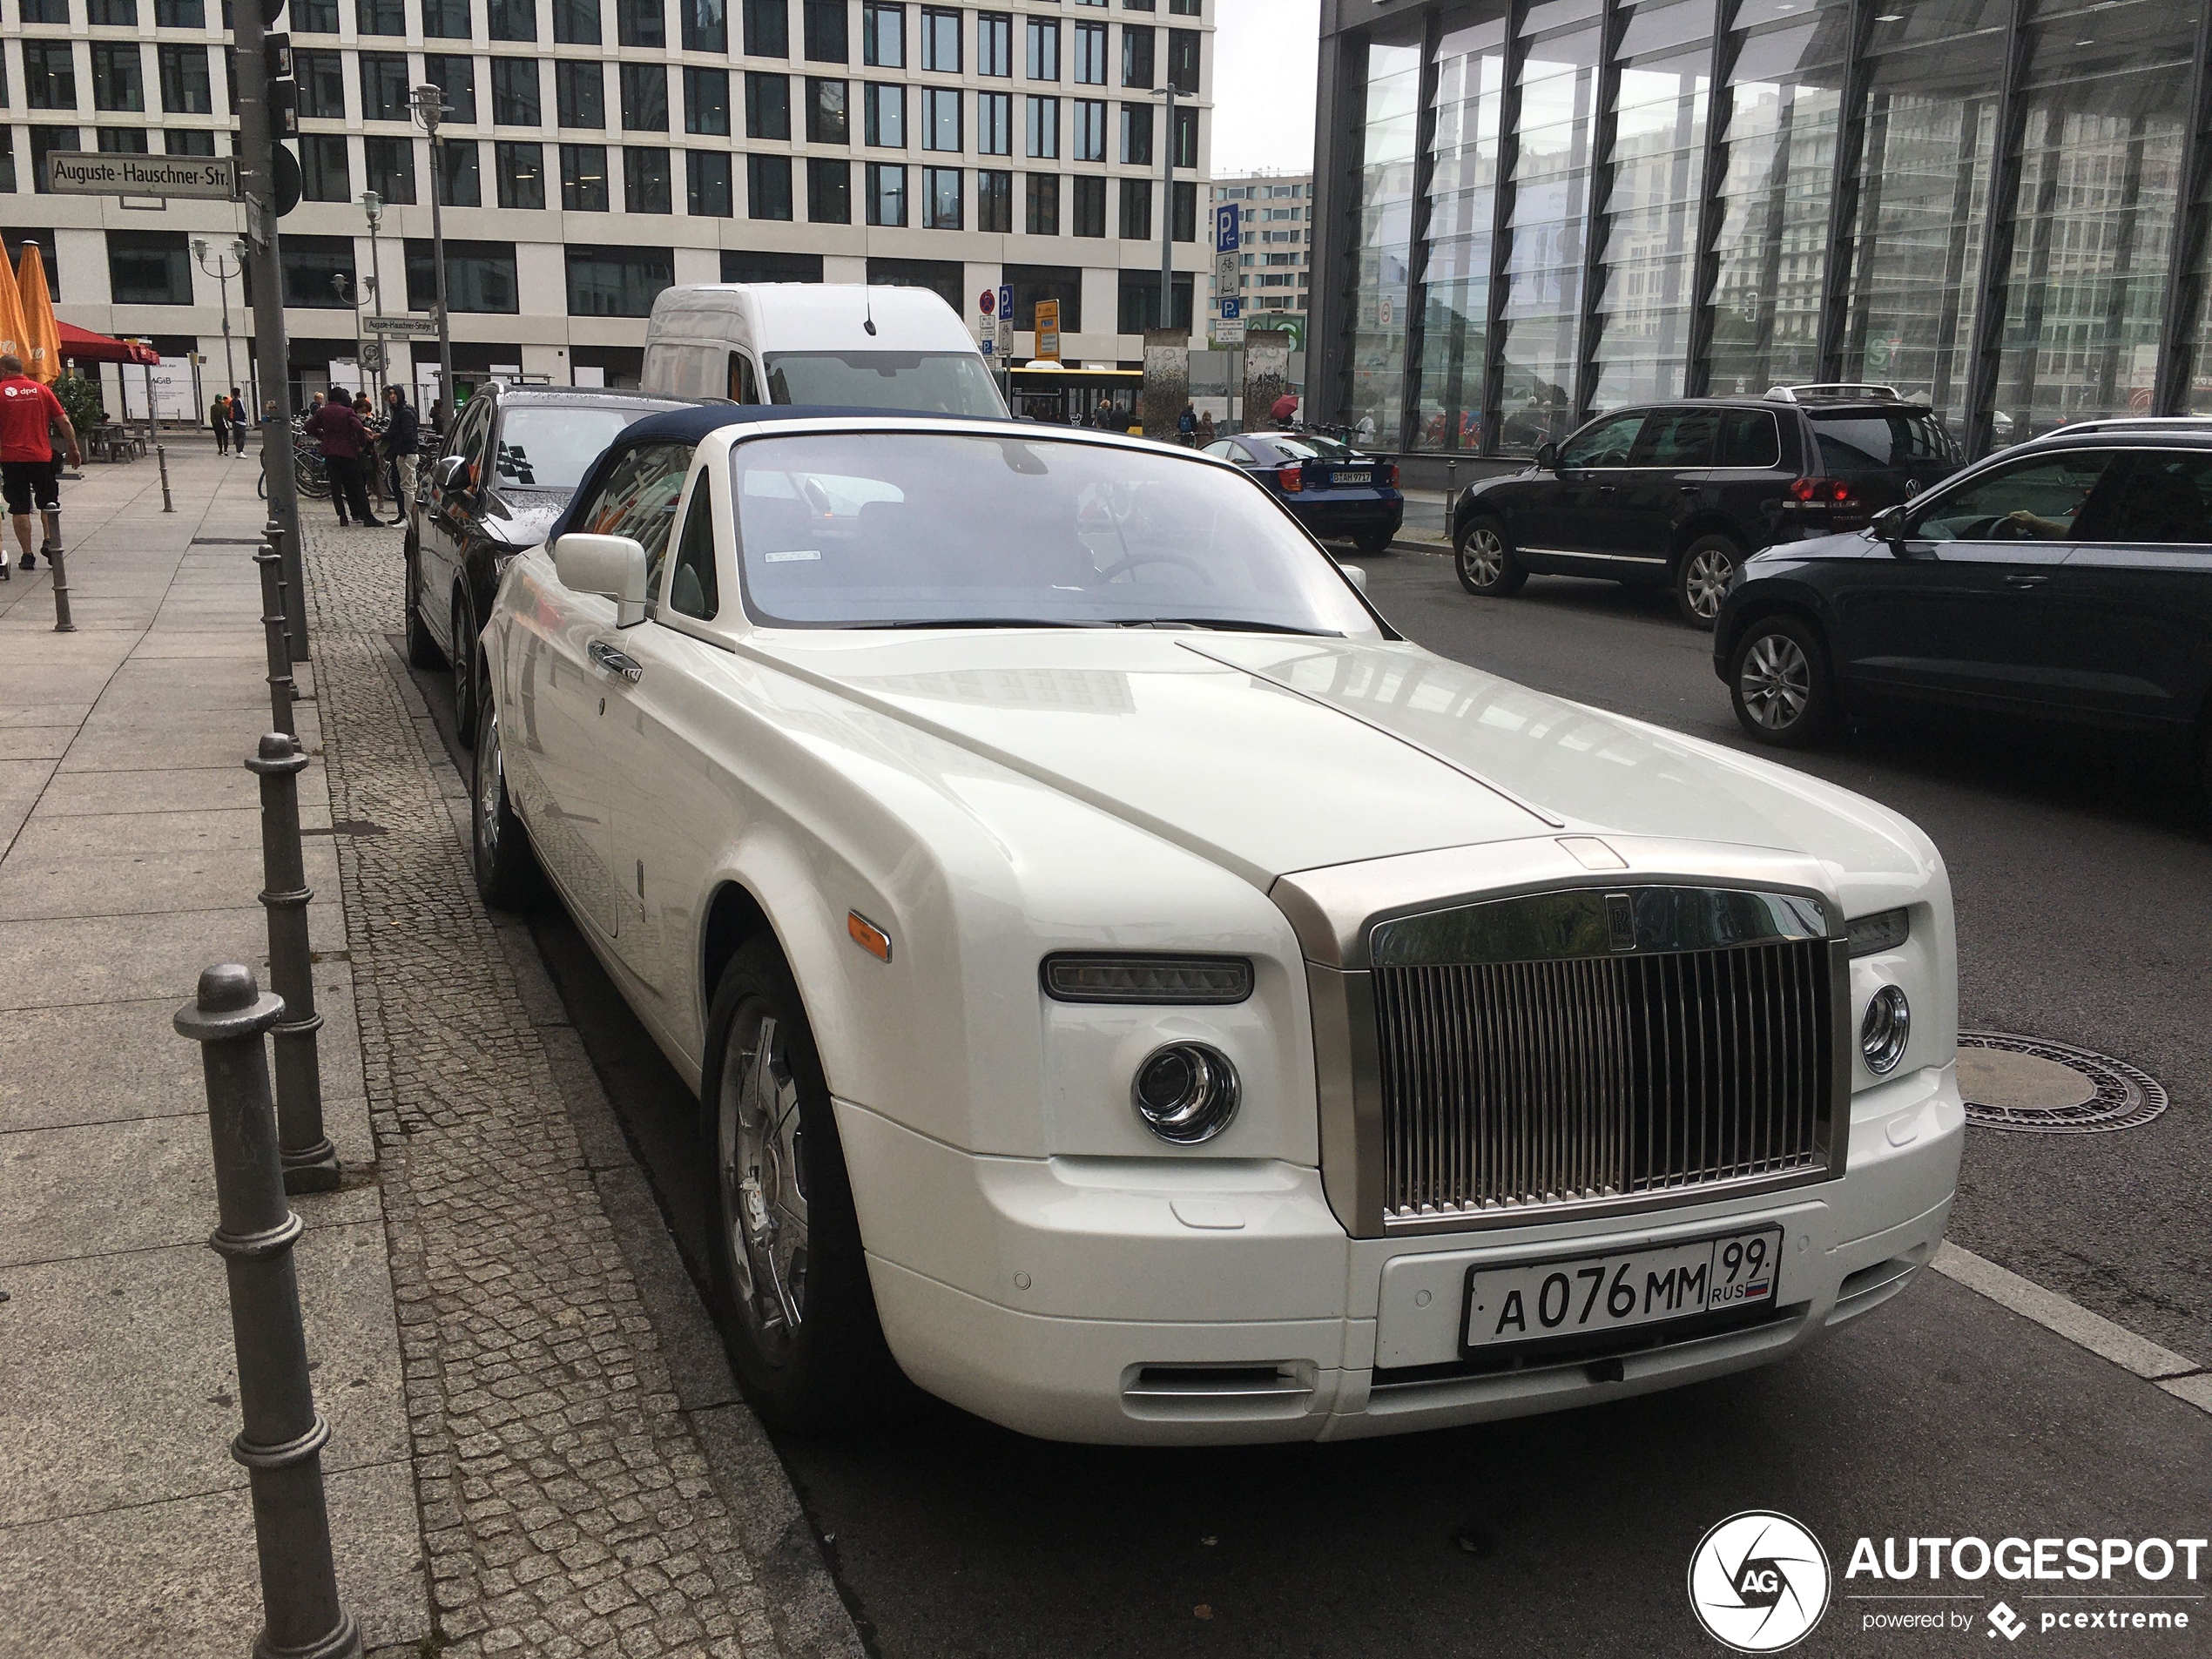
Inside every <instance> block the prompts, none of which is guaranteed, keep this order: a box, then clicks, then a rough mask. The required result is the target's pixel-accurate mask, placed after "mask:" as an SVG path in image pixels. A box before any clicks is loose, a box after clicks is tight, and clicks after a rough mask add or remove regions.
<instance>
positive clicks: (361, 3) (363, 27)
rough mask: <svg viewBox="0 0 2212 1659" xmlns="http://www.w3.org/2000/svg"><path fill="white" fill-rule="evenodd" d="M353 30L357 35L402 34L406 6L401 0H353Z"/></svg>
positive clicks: (404, 26)
mask: <svg viewBox="0 0 2212 1659" xmlns="http://www.w3.org/2000/svg"><path fill="white" fill-rule="evenodd" d="M354 33H355V34H357V35H404V34H405V33H407V8H406V7H405V6H404V5H403V4H401V0H354Z"/></svg>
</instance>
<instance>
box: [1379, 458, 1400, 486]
mask: <svg viewBox="0 0 2212 1659" xmlns="http://www.w3.org/2000/svg"><path fill="white" fill-rule="evenodd" d="M1383 478H1384V482H1386V483H1388V484H1389V486H1390V487H1391V488H1392V489H1397V488H1398V463H1397V462H1395V461H1393V462H1391V463H1390V466H1389V469H1388V470H1387V471H1386V472H1385V473H1384V475H1383Z"/></svg>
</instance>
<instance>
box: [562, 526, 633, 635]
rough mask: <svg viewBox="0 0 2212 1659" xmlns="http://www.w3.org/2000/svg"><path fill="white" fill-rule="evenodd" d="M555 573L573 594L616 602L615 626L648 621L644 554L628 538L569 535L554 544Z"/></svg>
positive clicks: (622, 626)
mask: <svg viewBox="0 0 2212 1659" xmlns="http://www.w3.org/2000/svg"><path fill="white" fill-rule="evenodd" d="M553 571H554V574H555V575H556V576H557V577H560V579H561V585H562V586H563V587H564V588H566V589H568V590H570V592H571V593H603V594H604V595H606V597H608V598H610V599H611V600H613V601H614V602H615V626H616V627H617V628H634V627H636V626H637V624H639V623H641V622H643V621H644V620H645V573H646V564H645V550H644V548H642V547H640V546H638V545H637V543H635V542H633V541H631V539H630V538H629V537H628V536H584V535H582V534H579V533H577V532H573V531H572V532H570V534H569V535H566V536H563V537H562V538H561V539H560V540H559V541H557V542H556V543H553Z"/></svg>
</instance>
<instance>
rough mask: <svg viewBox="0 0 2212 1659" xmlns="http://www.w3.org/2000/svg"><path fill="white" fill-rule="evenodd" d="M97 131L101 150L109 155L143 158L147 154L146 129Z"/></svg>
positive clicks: (114, 128) (103, 128)
mask: <svg viewBox="0 0 2212 1659" xmlns="http://www.w3.org/2000/svg"><path fill="white" fill-rule="evenodd" d="M97 131H98V137H99V140H100V148H101V150H102V151H103V152H105V153H107V154H109V155H114V156H142V155H145V153H146V132H145V128H144V127H100V128H98V129H97Z"/></svg>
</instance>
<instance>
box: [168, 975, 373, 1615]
mask: <svg viewBox="0 0 2212 1659" xmlns="http://www.w3.org/2000/svg"><path fill="white" fill-rule="evenodd" d="M283 1016H284V1001H283V999H282V998H280V997H276V996H265V995H262V994H261V991H260V987H259V986H257V985H255V984H254V982H253V974H252V972H251V971H250V970H248V969H247V968H244V967H241V966H240V965H239V964H238V963H236V962H229V963H225V964H222V965H219V966H218V967H214V968H209V969H207V971H206V972H205V973H204V974H201V975H200V976H199V996H198V998H197V999H196V1000H195V1001H191V1002H188V1003H186V1004H185V1006H184V1007H183V1008H179V1009H178V1010H177V1017H176V1027H177V1029H178V1031H179V1033H180V1034H182V1035H185V1036H187V1037H190V1038H192V1040H193V1041H194V1042H198V1043H199V1045H200V1064H201V1068H202V1069H203V1070H204V1071H205V1073H206V1080H207V1133H208V1138H209V1139H210V1141H212V1143H213V1145H214V1150H215V1199H216V1204H217V1208H218V1210H219V1213H220V1216H221V1221H220V1224H219V1225H218V1226H217V1227H216V1229H215V1231H214V1233H213V1235H212V1236H211V1237H210V1238H209V1239H208V1241H207V1243H208V1245H209V1247H210V1248H211V1249H212V1250H213V1251H215V1252H216V1253H217V1254H218V1255H219V1256H221V1257H222V1258H223V1269H224V1271H225V1273H226V1275H227V1276H228V1278H229V1279H230V1299H231V1340H232V1345H233V1349H234V1351H235V1352H236V1353H237V1355H238V1398H239V1415H240V1416H241V1417H242V1418H243V1419H244V1427H243V1429H242V1430H241V1432H240V1433H239V1435H238V1438H237V1439H235V1440H233V1441H232V1442H231V1455H232V1456H233V1457H234V1458H236V1459H237V1460H239V1462H240V1463H242V1464H244V1465H245V1466H246V1479H247V1481H248V1482H249V1483H250V1485H251V1487H252V1490H253V1541H254V1547H255V1552H256V1554H258V1555H259V1556H260V1567H261V1612H262V1618H263V1623H262V1627H261V1633H260V1635H259V1636H258V1637H256V1638H255V1640H254V1643H253V1652H254V1655H255V1659H278V1656H284V1659H359V1656H360V1654H361V1632H360V1630H359V1629H358V1628H356V1626H355V1625H354V1618H353V1615H351V1614H350V1613H348V1612H347V1611H346V1609H345V1608H343V1607H342V1606H341V1605H340V1603H339V1600H338V1573H337V1568H336V1565H335V1563H334V1561H333V1560H332V1558H331V1550H330V1511H329V1507H328V1505H327V1503H326V1501H324V1496H323V1485H322V1447H323V1443H324V1442H325V1441H327V1440H329V1438H330V1425H329V1424H327V1422H325V1421H324V1420H323V1418H322V1415H321V1413H319V1412H317V1411H316V1410H315V1397H314V1383H313V1379H311V1378H310V1377H309V1376H308V1373H307V1332H306V1330H305V1328H304V1327H303V1325H301V1322H300V1282H299V1278H298V1275H297V1272H296V1271H295V1269H294V1267H293V1259H292V1247H293V1243H294V1242H295V1241H296V1240H297V1239H298V1238H299V1237H300V1231H301V1228H300V1217H297V1216H295V1215H293V1213H292V1211H291V1210H290V1209H289V1207H288V1206H287V1204H285V1201H284V1182H283V1177H282V1175H281V1173H280V1169H279V1164H278V1153H277V1128H276V1114H275V1111H274V1110H273V1108H272V1106H271V1104H270V1101H269V1068H268V1061H267V1059H266V1056H265V1055H264V1054H263V1053H262V1049H261V1034H262V1033H263V1032H264V1031H266V1030H267V1029H268V1028H269V1027H270V1026H272V1025H273V1024H275V1023H276V1022H277V1021H279V1020H280V1019H281V1018H283Z"/></svg>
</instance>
